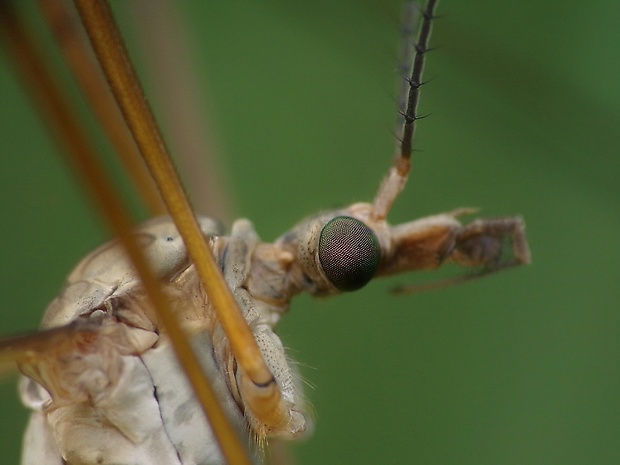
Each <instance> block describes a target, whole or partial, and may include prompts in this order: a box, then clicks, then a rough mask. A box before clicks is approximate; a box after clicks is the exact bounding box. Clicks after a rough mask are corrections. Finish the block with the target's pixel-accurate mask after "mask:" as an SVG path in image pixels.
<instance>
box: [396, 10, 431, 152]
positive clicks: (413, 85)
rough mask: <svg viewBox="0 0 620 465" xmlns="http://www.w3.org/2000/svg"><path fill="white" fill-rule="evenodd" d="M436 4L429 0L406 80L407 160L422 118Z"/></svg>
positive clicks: (402, 147)
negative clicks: (424, 76) (420, 108)
mask: <svg viewBox="0 0 620 465" xmlns="http://www.w3.org/2000/svg"><path fill="white" fill-rule="evenodd" d="M436 4H437V0H429V2H428V4H427V5H426V9H425V10H424V12H423V14H422V17H423V19H422V26H421V28H420V35H419V37H418V41H417V43H415V44H414V47H415V58H414V60H413V70H412V71H411V76H410V77H409V78H408V79H407V80H406V81H407V83H408V84H409V97H408V99H407V108H406V110H405V113H404V114H403V115H402V116H403V117H404V119H405V124H404V125H403V132H402V138H401V143H400V157H401V158H405V159H409V158H411V151H412V146H413V136H414V135H415V128H416V125H415V122H416V120H418V119H419V118H420V117H419V116H418V115H417V111H418V103H419V101H420V86H422V84H424V83H423V82H422V71H423V70H424V57H425V55H426V52H428V50H429V49H428V40H429V38H430V35H431V22H432V20H433V17H434V16H433V15H434V12H435V5H436Z"/></svg>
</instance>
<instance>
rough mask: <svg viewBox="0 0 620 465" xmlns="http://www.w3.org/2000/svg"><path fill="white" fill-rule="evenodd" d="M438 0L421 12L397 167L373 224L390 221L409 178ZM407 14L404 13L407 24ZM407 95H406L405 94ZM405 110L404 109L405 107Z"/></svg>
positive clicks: (392, 170)
mask: <svg viewBox="0 0 620 465" xmlns="http://www.w3.org/2000/svg"><path fill="white" fill-rule="evenodd" d="M436 5H437V0H429V2H428V3H427V4H426V8H425V9H424V11H423V12H422V24H421V27H420V34H419V35H418V40H417V42H415V43H414V44H413V48H414V49H415V57H414V59H413V69H412V70H411V74H410V75H409V77H405V78H404V81H405V84H406V85H408V86H409V94H408V96H407V105H406V108H405V109H404V111H403V109H402V106H401V107H399V113H400V114H401V116H402V117H403V119H404V123H403V124H402V132H400V131H399V132H400V134H401V137H400V139H399V140H400V150H399V151H398V153H397V155H396V159H395V160H394V164H393V165H392V167H391V168H390V170H389V172H388V175H387V176H386V177H385V179H384V180H383V182H382V183H381V186H380V187H379V191H378V192H377V195H376V196H375V199H374V201H373V211H372V214H371V216H372V220H374V221H381V220H384V219H385V218H386V217H387V214H388V212H389V211H390V207H391V206H392V204H393V203H394V200H395V199H396V197H397V196H398V194H399V193H400V192H401V191H402V190H403V188H404V187H405V184H406V182H407V178H408V177H409V170H410V168H411V152H412V147H413V136H414V135H415V127H416V126H415V122H416V120H418V119H420V116H418V114H417V111H418V102H419V101H420V87H421V86H422V84H423V82H422V71H423V69H424V57H425V55H426V52H428V50H429V49H428V41H429V38H430V35H431V23H432V21H433V18H434V14H435V6H436ZM408 14H410V13H408V11H407V10H405V13H404V16H405V22H406V21H407V15H408ZM404 93H405V92H403V94H404ZM403 106H404V105H403Z"/></svg>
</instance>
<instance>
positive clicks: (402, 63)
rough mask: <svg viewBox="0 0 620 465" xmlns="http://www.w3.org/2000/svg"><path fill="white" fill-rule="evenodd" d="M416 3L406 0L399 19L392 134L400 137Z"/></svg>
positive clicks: (406, 96)
mask: <svg viewBox="0 0 620 465" xmlns="http://www.w3.org/2000/svg"><path fill="white" fill-rule="evenodd" d="M421 14H422V13H421V11H420V8H418V4H417V3H416V2H415V1H414V0H411V1H407V2H405V5H404V6H403V11H402V15H401V20H400V44H399V57H398V76H397V81H396V98H397V99H398V102H397V105H398V115H397V118H396V130H395V132H394V134H398V137H400V136H401V135H402V134H401V133H402V127H403V125H404V124H405V116H404V115H405V114H406V111H407V100H408V97H409V76H411V70H412V68H413V55H414V48H413V45H414V43H415V42H414V41H415V39H414V36H415V32H416V29H417V28H416V26H417V24H418V23H419V22H420V15H421ZM400 144H401V141H400V139H398V141H397V150H398V151H400Z"/></svg>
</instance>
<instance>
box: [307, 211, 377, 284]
mask: <svg viewBox="0 0 620 465" xmlns="http://www.w3.org/2000/svg"><path fill="white" fill-rule="evenodd" d="M319 262H320V264H321V267H322V268H323V272H324V273H325V276H327V279H329V281H330V282H331V283H332V284H333V285H334V286H335V287H336V288H337V289H338V290H340V291H354V290H356V289H359V288H361V287H363V286H365V285H366V283H368V281H370V280H371V279H372V277H373V276H374V274H375V272H376V271H377V268H379V263H380V262H381V247H380V246H379V241H378V239H377V236H375V234H374V233H373V232H372V230H371V229H370V228H369V227H368V226H366V225H365V224H364V223H362V222H361V221H359V220H356V219H355V218H351V217H349V216H337V217H336V218H333V219H332V220H330V221H328V222H327V223H326V224H325V226H323V230H322V231H321V236H320V238H319Z"/></svg>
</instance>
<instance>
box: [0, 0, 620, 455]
mask: <svg viewBox="0 0 620 465" xmlns="http://www.w3.org/2000/svg"><path fill="white" fill-rule="evenodd" d="M126 5H127V4H125V3H120V2H119V3H116V4H115V7H117V9H118V14H119V16H121V17H122V19H121V22H122V23H123V25H124V28H125V29H127V30H130V29H132V28H133V27H132V26H131V25H130V24H129V23H128V22H127V19H126V18H127V16H129V15H130V13H129V12H128V11H127V10H125V9H124V7H125V6H126ZM439 12H440V14H441V15H443V18H442V19H441V20H438V21H437V22H436V24H435V26H436V27H435V31H434V34H433V39H432V44H433V45H434V46H436V47H437V50H436V52H435V53H432V54H431V55H430V56H429V59H428V66H427V69H426V75H425V76H426V78H427V79H429V78H432V81H431V82H430V83H429V84H428V85H427V86H425V87H424V91H423V95H422V106H421V111H422V112H423V113H428V114H430V116H429V117H428V118H426V119H424V120H422V121H421V122H420V125H419V130H418V137H417V140H416V147H417V149H418V150H419V151H418V152H416V153H415V159H414V165H413V166H414V168H413V173H412V177H411V179H410V182H409V185H408V188H407V190H406V191H405V192H404V193H403V194H402V196H401V197H400V198H399V200H398V202H397V204H396V206H395V208H394V210H393V212H392V214H391V221H392V222H393V223H399V222H404V221H406V220H409V219H412V218H417V217H421V216H424V215H429V214H433V213H437V212H441V211H447V210H451V209H453V208H455V207H461V206H475V207H480V208H481V209H482V211H481V214H482V215H485V216H500V215H513V214H522V215H523V217H524V218H525V220H526V222H527V226H528V235H529V239H530V244H531V248H532V254H533V264H532V265H531V266H530V267H524V268H521V269H518V270H514V271H510V272H506V273H502V274H499V275H497V276H493V277H489V278H487V279H484V280H479V281H476V282H474V283H470V284H467V285H463V286H458V287H453V288H449V289H444V290H441V291H437V292H431V293H425V294H419V295H414V296H408V297H395V296H393V295H391V294H390V293H389V290H390V288H392V287H393V286H394V285H396V284H401V283H407V282H411V281H413V280H414V279H415V278H414V277H412V276H400V277H397V278H394V279H390V280H384V281H380V282H374V283H371V285H369V286H368V287H366V288H365V289H363V290H362V291H359V292H357V293H354V294H350V295H344V296H340V297H336V298H332V299H324V300H317V299H311V298H308V297H305V296H304V297H301V298H299V299H296V300H295V302H294V305H293V307H292V310H291V312H290V314H289V315H288V316H287V317H286V319H285V321H284V322H283V324H282V325H281V328H280V330H279V332H280V334H281V335H282V338H283V339H284V341H285V344H286V346H288V347H290V348H291V350H290V351H289V353H290V355H291V356H292V357H294V358H295V359H296V360H298V361H299V362H300V366H301V371H302V373H303V375H304V377H305V378H306V379H307V380H309V382H310V383H311V384H312V385H313V386H314V388H313V389H308V390H307V395H308V397H309V398H310V400H311V401H312V403H313V405H314V409H315V410H316V417H317V422H316V431H315V433H314V435H313V437H312V438H311V439H309V440H308V441H306V442H304V443H302V444H301V445H296V446H295V448H294V453H295V455H296V457H297V461H298V463H300V464H308V465H309V464H315V465H316V464H319V463H355V464H377V463H389V464H398V463H415V464H425V465H434V464H437V465H440V464H441V465H445V464H472V465H473V464H475V465H484V464H488V465H497V464H502V465H508V464H514V465H517V464H528V465H534V464H546V465H549V464H562V465H567V464H617V463H620V426H619V424H618V421H619V418H620V399H619V398H618V397H619V395H620V389H619V388H620V364H619V363H618V362H619V356H620V340H619V337H618V335H619V334H620V312H619V311H618V307H619V303H618V302H620V290H619V289H620V286H619V285H618V284H617V277H618V261H619V259H620V252H619V250H620V248H619V246H618V243H617V237H618V231H620V215H619V207H620V182H619V181H618V175H619V174H620V172H619V168H620V158H619V157H618V145H619V142H620V136H619V135H618V127H619V126H620V86H618V78H619V77H620V59H619V56H620V55H618V51H617V49H618V46H619V45H620V29H619V28H618V22H619V21H620V4H618V3H617V2H611V1H593V2H590V3H588V4H587V5H586V4H585V3H584V2H577V1H558V0H555V1H547V2H540V1H533V0H522V1H519V2H506V1H504V2H497V1H492V0H487V1H483V0H477V1H469V2H451V1H447V0H446V1H442V2H441V3H440V6H439ZM182 13H183V14H184V15H185V19H186V20H187V21H188V26H187V29H185V31H184V32H185V33H186V34H187V35H188V36H189V37H190V39H192V48H190V49H188V53H189V54H190V55H191V56H192V57H193V59H194V61H195V66H196V73H197V74H196V79H197V80H198V82H199V83H200V85H201V86H203V85H204V86H205V94H206V96H203V97H200V98H202V99H204V100H203V101H205V102H207V101H208V102H209V104H208V108H207V109H206V110H205V111H206V112H208V115H209V118H210V120H211V121H212V123H211V127H212V128H214V130H215V131H216V136H210V138H212V140H216V141H217V145H218V146H219V152H220V154H221V160H220V164H221V165H222V167H223V173H226V174H221V175H219V176H220V177H221V178H222V179H228V181H227V183H228V184H229V186H230V192H231V193H230V198H231V199H233V200H232V202H233V203H234V205H236V207H235V209H234V214H235V215H237V216H246V217H249V218H251V219H252V220H253V221H254V222H255V225H256V228H257V230H258V231H259V233H260V234H261V236H262V237H263V238H264V239H265V240H272V239H274V238H275V237H277V236H278V235H279V234H281V233H282V232H284V231H286V230H287V229H288V228H290V227H291V225H293V224H294V223H295V222H296V221H298V220H299V219H300V218H301V217H303V216H304V215H306V214H308V213H311V212H313V211H316V210H318V209H322V208H325V207H331V206H335V205H342V204H346V203H349V202H352V201H361V200H368V199H371V198H372V196H373V195H374V192H375V189H376V187H377V185H378V183H379V181H380V179H381V177H382V176H383V174H384V172H385V171H386V169H387V167H388V165H389V163H390V162H391V159H392V154H393V150H394V136H393V135H392V131H393V129H392V127H393V123H394V119H395V116H394V113H395V103H394V101H395V97H394V94H395V90H394V88H395V81H396V72H395V69H396V67H397V64H398V59H397V51H396V49H397V44H398V40H399V39H398V36H399V14H400V2H397V1H392V2H385V1H371V0H367V1H362V2H359V1H358V2H355V1H340V2H328V1H315V2H291V3H289V2H283V1H275V2H271V3H269V4H263V5H258V4H255V3H253V2H227V3H226V4H224V2H200V3H199V2H194V3H191V4H189V5H183V11H182ZM140 20H142V18H140ZM37 29H39V27H38V26H37ZM132 32H135V31H133V30H132V31H130V33H132ZM135 53H138V52H135ZM1 64H2V67H1V69H0V96H1V101H2V103H1V105H0V107H1V109H0V140H1V141H2V146H3V149H2V150H3V151H2V156H1V157H0V189H1V193H2V195H0V210H1V211H2V216H3V219H2V222H1V231H2V246H1V247H0V254H1V256H2V260H1V265H0V273H1V276H0V283H1V286H2V287H1V289H2V292H0V302H1V303H0V329H1V333H2V334H7V335H9V334H13V333H16V332H20V331H27V330H32V329H35V328H36V327H37V324H38V321H39V319H40V317H41V314H42V311H43V309H44V308H45V306H46V304H47V302H48V301H49V300H50V299H51V298H52V297H53V296H54V295H55V293H57V292H58V290H59V288H60V286H61V284H62V281H63V279H64V277H65V276H66V274H67V273H68V272H69V270H70V269H71V267H72V266H73V265H74V264H75V263H76V262H77V261H78V260H79V259H80V258H81V257H82V256H83V255H85V254H86V253H87V252H89V251H90V250H91V249H93V248H94V247H95V246H96V245H98V244H99V243H100V242H101V241H102V240H104V239H105V237H106V232H105V231H104V230H102V229H101V225H100V222H99V220H98V219H97V218H96V216H95V215H94V214H93V212H92V209H91V208H90V206H89V205H88V203H87V201H86V200H85V199H84V195H83V194H82V191H81V190H80V188H79V186H78V185H77V184H76V183H75V182H74V180H73V179H72V177H71V174H70V172H69V171H68V170H67V169H66V167H65V166H64V165H63V164H62V163H61V162H59V161H58V157H57V156H56V154H55V152H56V149H55V148H54V146H53V145H51V141H50V138H49V137H48V136H47V133H46V132H45V128H44V127H43V125H42V124H41V123H40V122H39V119H38V116H37V115H36V113H35V112H34V111H33V110H32V108H31V104H30V102H29V101H28V100H26V99H25V98H24V97H23V92H22V89H21V88H20V87H19V85H18V83H17V81H16V79H15V76H14V74H13V73H12V71H11V69H10V65H9V64H8V62H7V60H6V58H5V57H4V55H3V57H2V63H1ZM144 74H147V73H146V72H144ZM144 78H145V81H146V82H147V84H148V85H149V86H150V84H149V82H150V79H149V78H148V76H144ZM169 84H170V85H171V86H179V85H180V86H184V85H185V83H184V82H181V83H175V82H170V83H169ZM197 98H198V97H197ZM151 99H152V100H154V101H155V102H156V101H157V96H156V95H151ZM177 117H178V118H181V117H182V115H175V116H174V118H177ZM174 118H173V119H174ZM423 278H426V279H429V278H432V274H431V275H427V276H424V277H423ZM0 389H1V391H0V394H1V396H0V399H1V400H0V451H1V456H2V459H0V461H1V462H2V463H7V464H9V463H16V462H17V460H18V456H19V450H20V440H21V439H20V438H21V431H22V430H23V426H24V424H25V421H26V412H25V410H24V409H23V408H21V407H20V404H19V401H18V399H17V396H16V394H15V391H16V389H15V385H14V382H13V380H12V379H8V380H6V381H4V382H3V383H2V384H1V385H0Z"/></svg>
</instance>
